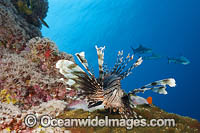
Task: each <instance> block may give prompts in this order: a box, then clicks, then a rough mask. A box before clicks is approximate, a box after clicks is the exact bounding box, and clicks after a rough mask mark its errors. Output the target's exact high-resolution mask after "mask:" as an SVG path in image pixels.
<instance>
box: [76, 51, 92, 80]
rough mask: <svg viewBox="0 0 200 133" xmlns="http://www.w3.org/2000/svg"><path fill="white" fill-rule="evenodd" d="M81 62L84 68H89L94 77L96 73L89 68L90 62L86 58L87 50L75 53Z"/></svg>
mask: <svg viewBox="0 0 200 133" xmlns="http://www.w3.org/2000/svg"><path fill="white" fill-rule="evenodd" d="M75 55H76V57H77V58H78V60H79V61H80V63H81V64H82V65H83V66H84V68H85V69H86V70H87V72H88V73H89V74H90V76H92V77H94V74H93V73H92V72H91V71H90V70H89V67H88V62H87V60H86V59H85V52H80V53H76V54H75Z"/></svg>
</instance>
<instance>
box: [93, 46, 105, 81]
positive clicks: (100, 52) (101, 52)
mask: <svg viewBox="0 0 200 133" xmlns="http://www.w3.org/2000/svg"><path fill="white" fill-rule="evenodd" d="M95 48H96V50H97V55H98V64H99V80H100V81H102V79H103V62H104V49H105V46H104V47H100V48H98V47H97V45H96V46H95Z"/></svg>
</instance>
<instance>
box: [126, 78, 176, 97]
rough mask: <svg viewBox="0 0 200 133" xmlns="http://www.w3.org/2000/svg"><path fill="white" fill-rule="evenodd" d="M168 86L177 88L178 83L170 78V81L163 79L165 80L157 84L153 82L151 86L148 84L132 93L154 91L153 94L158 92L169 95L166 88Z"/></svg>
mask: <svg viewBox="0 0 200 133" xmlns="http://www.w3.org/2000/svg"><path fill="white" fill-rule="evenodd" d="M167 85H168V86H170V87H175V86H176V81H175V79H173V78H168V79H163V80H158V81H155V82H152V83H150V84H147V85H145V86H143V87H141V88H139V89H134V90H133V91H132V92H130V93H133V94H135V93H138V92H143V93H144V92H145V91H147V90H152V91H153V92H157V93H159V94H164V95H166V94H167V91H166V88H167Z"/></svg>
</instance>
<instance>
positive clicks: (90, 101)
mask: <svg viewBox="0 0 200 133" xmlns="http://www.w3.org/2000/svg"><path fill="white" fill-rule="evenodd" d="M95 48H96V51H97V55H98V65H99V77H98V78H96V77H95V75H94V74H93V72H91V71H90V69H89V65H88V62H87V60H86V58H85V53H84V52H80V53H76V54H75V55H76V57H77V58H78V60H79V61H80V63H81V64H82V65H83V67H84V68H85V70H86V71H84V70H83V69H82V68H81V67H80V66H78V65H77V64H75V63H74V62H72V61H69V60H59V61H58V62H57V63H56V68H58V69H59V72H60V73H61V74H62V75H64V77H65V79H64V78H62V79H61V80H62V81H63V82H64V83H65V84H66V85H67V86H68V87H67V88H71V89H75V90H76V91H77V96H76V97H75V98H76V99H79V100H84V101H86V103H87V106H88V108H92V107H96V106H99V105H103V106H104V108H105V109H110V110H111V111H114V112H116V111H118V112H119V114H121V116H122V117H126V118H127V116H131V117H132V116H136V113H135V112H134V111H133V108H134V107H136V105H137V104H136V103H138V102H137V100H138V97H139V96H136V93H138V92H145V91H147V90H152V91H153V92H157V93H159V94H167V91H166V88H167V85H168V86H170V87H175V86H176V83H175V80H174V79H173V78H168V79H163V80H159V81H155V82H152V83H150V84H147V85H145V86H143V87H141V88H138V89H133V90H132V91H130V92H129V93H126V92H125V91H124V90H123V89H122V88H121V83H120V82H121V80H123V79H124V78H126V77H127V76H128V75H129V74H131V72H132V70H133V69H134V68H136V67H137V66H139V65H141V63H142V62H143V60H142V57H140V58H139V59H137V61H136V62H135V63H132V64H131V62H132V60H133V57H134V55H131V56H130V54H128V55H127V56H126V57H125V58H124V57H123V51H119V52H118V55H117V61H116V63H115V65H114V67H113V68H112V69H111V70H109V69H107V68H106V66H105V65H104V49H105V46H104V47H100V48H98V47H97V46H95ZM128 64H131V65H129V66H130V67H128V68H127V66H128ZM73 98H74V97H73ZM140 101H141V97H140ZM139 104H147V102H146V101H145V100H143V102H139Z"/></svg>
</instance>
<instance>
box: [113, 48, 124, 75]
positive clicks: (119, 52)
mask: <svg viewBox="0 0 200 133" xmlns="http://www.w3.org/2000/svg"><path fill="white" fill-rule="evenodd" d="M122 56H123V50H122V51H118V54H117V61H116V63H115V65H114V67H113V69H112V71H111V74H113V73H115V72H116V70H117V69H118V67H119V65H120V64H121V63H122V61H123V57H122Z"/></svg>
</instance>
